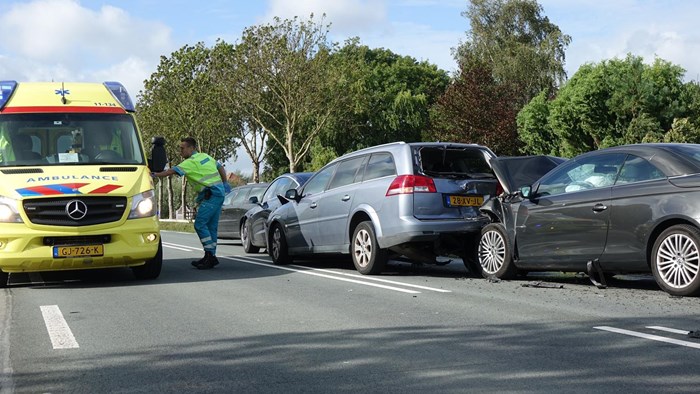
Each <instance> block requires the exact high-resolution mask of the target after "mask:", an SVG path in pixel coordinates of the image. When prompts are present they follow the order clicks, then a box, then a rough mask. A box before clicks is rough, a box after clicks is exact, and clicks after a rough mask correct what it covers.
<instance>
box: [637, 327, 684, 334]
mask: <svg viewBox="0 0 700 394" xmlns="http://www.w3.org/2000/svg"><path fill="white" fill-rule="evenodd" d="M647 328H650V329H652V330H659V331H666V332H672V333H674V334H682V335H688V333H689V332H690V331H686V330H677V329H675V328H668V327H661V326H647Z"/></svg>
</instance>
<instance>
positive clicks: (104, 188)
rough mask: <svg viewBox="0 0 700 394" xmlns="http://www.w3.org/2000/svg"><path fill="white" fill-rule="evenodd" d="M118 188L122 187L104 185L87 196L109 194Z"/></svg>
mask: <svg viewBox="0 0 700 394" xmlns="http://www.w3.org/2000/svg"><path fill="white" fill-rule="evenodd" d="M120 187H122V186H121V185H104V186H100V187H98V188H97V189H95V190H93V191H91V192H89V193H88V194H98V193H109V192H111V191H112V190H116V189H119V188H120Z"/></svg>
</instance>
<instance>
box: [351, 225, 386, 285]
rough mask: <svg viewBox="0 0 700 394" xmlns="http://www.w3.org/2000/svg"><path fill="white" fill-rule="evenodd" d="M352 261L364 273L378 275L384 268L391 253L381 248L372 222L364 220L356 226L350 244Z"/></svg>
mask: <svg viewBox="0 0 700 394" xmlns="http://www.w3.org/2000/svg"><path fill="white" fill-rule="evenodd" d="M350 253H351V254H352V262H353V263H354V264H355V269H357V271H358V272H359V273H361V274H364V275H376V274H378V273H380V272H382V270H383V269H384V266H385V265H386V262H387V260H389V254H388V253H387V251H386V250H385V249H380V248H379V244H378V243H377V237H376V235H375V234H374V226H372V222H369V221H367V222H362V223H360V224H358V225H357V227H355V231H354V232H353V235H352V245H351V246H350Z"/></svg>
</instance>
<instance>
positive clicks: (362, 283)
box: [218, 256, 420, 294]
mask: <svg viewBox="0 0 700 394" xmlns="http://www.w3.org/2000/svg"><path fill="white" fill-rule="evenodd" d="M218 257H219V258H220V259H222V258H224V259H228V260H233V261H238V262H241V263H246V264H254V265H261V266H263V267H268V268H275V269H279V270H284V271H292V272H298V273H300V274H306V275H313V276H319V277H321V278H326V279H333V280H339V281H343V282H350V283H356V284H358V285H364V286H372V287H379V288H382V289H387V290H394V291H399V292H402V293H408V294H420V291H415V290H408V289H400V288H398V287H393V286H385V285H380V284H376V283H368V282H362V281H359V280H354V279H347V278H341V277H338V276H332V275H325V274H319V273H318V272H313V271H311V270H308V269H295V268H289V267H283V266H279V265H273V264H270V263H269V262H268V263H259V262H256V261H249V260H243V259H242V256H234V257H230V256H218Z"/></svg>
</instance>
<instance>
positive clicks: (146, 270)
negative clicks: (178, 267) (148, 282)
mask: <svg viewBox="0 0 700 394" xmlns="http://www.w3.org/2000/svg"><path fill="white" fill-rule="evenodd" d="M162 267H163V244H162V243H161V242H160V241H159V242H158V252H157V253H156V256H155V257H154V258H152V259H150V260H146V264H144V265H139V266H138V267H131V271H133V273H134V277H136V279H155V278H157V277H158V276H159V275H160V269H161V268H162Z"/></svg>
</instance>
